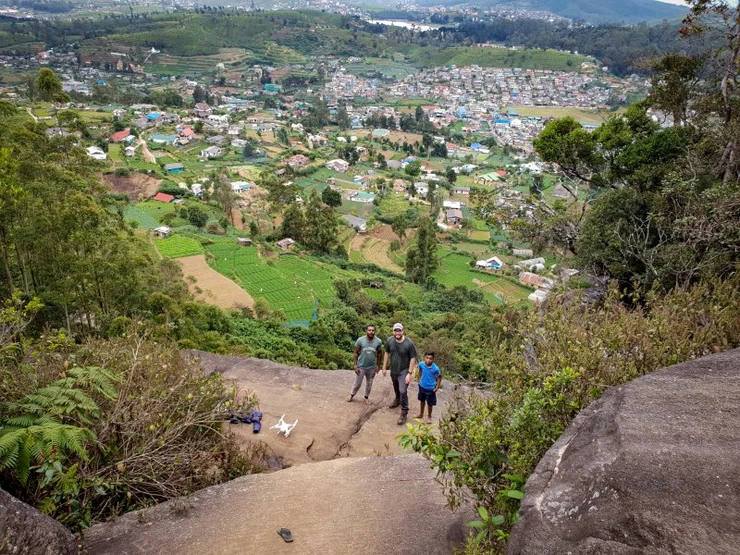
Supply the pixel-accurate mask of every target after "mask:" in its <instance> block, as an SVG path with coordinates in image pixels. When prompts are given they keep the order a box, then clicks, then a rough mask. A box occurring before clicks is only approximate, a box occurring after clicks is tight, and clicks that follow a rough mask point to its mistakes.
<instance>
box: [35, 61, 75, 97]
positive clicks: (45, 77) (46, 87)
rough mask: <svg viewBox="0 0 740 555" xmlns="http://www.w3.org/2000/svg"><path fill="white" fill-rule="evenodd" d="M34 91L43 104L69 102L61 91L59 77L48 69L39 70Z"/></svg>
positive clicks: (62, 90) (65, 94)
mask: <svg viewBox="0 0 740 555" xmlns="http://www.w3.org/2000/svg"><path fill="white" fill-rule="evenodd" d="M34 89H35V92H36V94H38V96H39V97H40V98H41V100H43V101H45V102H66V101H67V100H69V95H67V93H65V92H64V89H62V82H61V81H60V80H59V77H57V75H56V73H54V72H53V71H52V70H51V69H49V68H48V67H43V68H41V69H40V70H39V74H38V76H37V77H36V81H35V83H34Z"/></svg>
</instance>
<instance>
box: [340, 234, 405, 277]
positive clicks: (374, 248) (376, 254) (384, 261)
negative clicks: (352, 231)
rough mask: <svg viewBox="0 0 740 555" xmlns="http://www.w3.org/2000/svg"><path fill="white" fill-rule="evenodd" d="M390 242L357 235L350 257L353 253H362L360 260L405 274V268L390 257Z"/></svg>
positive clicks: (351, 245)
mask: <svg viewBox="0 0 740 555" xmlns="http://www.w3.org/2000/svg"><path fill="white" fill-rule="evenodd" d="M389 248H390V242H388V241H384V240H383V239H378V238H377V237H368V236H367V235H357V236H356V237H355V238H354V239H352V243H351V244H350V248H349V252H350V256H351V254H352V252H353V251H358V252H359V253H360V258H361V259H362V260H364V261H365V262H369V263H371V264H375V265H377V266H379V267H380V268H384V269H386V270H390V271H391V272H396V273H398V274H403V268H401V267H400V266H399V265H398V264H396V263H395V262H393V261H392V260H391V259H390V257H389V256H388V249H389Z"/></svg>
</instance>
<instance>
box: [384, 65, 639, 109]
mask: <svg viewBox="0 0 740 555" xmlns="http://www.w3.org/2000/svg"><path fill="white" fill-rule="evenodd" d="M647 86H648V84H647V83H646V82H645V80H644V79H641V78H638V77H629V78H627V79H617V78H614V77H606V76H602V75H596V74H594V73H586V72H575V71H573V72H565V71H554V70H547V69H544V70H537V69H521V68H483V67H479V66H476V65H472V66H467V67H455V66H451V67H435V68H429V69H425V70H422V71H421V72H419V73H415V74H414V75H410V76H407V77H405V78H404V79H402V80H401V81H398V82H396V83H392V84H390V85H388V88H387V90H388V93H389V94H390V95H392V96H397V97H404V98H429V99H435V98H437V99H443V100H444V101H445V106H447V108H442V109H440V110H438V111H435V113H433V114H432V116H433V117H445V116H448V115H450V114H451V113H452V114H454V115H456V116H458V117H468V118H476V117H480V116H485V115H493V114H495V113H497V112H498V110H499V107H500V106H508V105H521V106H572V107H577V108H586V109H588V108H605V107H606V103H607V100H608V99H609V97H610V96H611V95H612V94H614V92H615V91H618V92H619V94H627V93H640V92H645V91H646V90H647Z"/></svg>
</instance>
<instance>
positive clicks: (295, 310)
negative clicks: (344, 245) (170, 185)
mask: <svg viewBox="0 0 740 555" xmlns="http://www.w3.org/2000/svg"><path fill="white" fill-rule="evenodd" d="M207 250H208V252H209V253H210V254H211V255H213V258H212V259H211V261H210V263H211V265H212V267H213V268H214V269H215V270H217V271H218V272H220V273H221V274H223V275H225V276H227V277H229V278H231V279H233V280H234V281H235V282H236V283H238V284H239V285H240V286H241V287H243V288H244V289H246V290H247V291H248V292H249V293H250V294H251V296H252V297H254V298H263V299H265V300H266V301H267V302H268V303H269V305H270V308H271V309H272V310H282V311H283V312H284V313H285V316H286V318H287V319H288V320H289V321H309V320H311V319H312V318H313V315H314V311H315V310H316V308H317V304H316V301H318V306H319V308H321V307H327V306H328V305H329V303H330V302H331V301H332V300H333V299H335V298H336V293H335V291H334V288H333V286H332V280H333V279H336V278H343V277H350V276H354V275H355V274H354V273H352V272H346V271H343V270H339V269H338V268H336V267H334V266H325V265H324V264H322V263H318V262H314V261H312V260H309V259H306V258H304V257H301V256H297V255H293V254H283V255H281V256H276V257H272V258H270V259H265V258H263V257H262V256H260V254H259V253H258V251H257V249H256V248H255V247H247V248H244V247H240V246H238V245H237V244H236V243H235V242H233V241H232V240H229V241H226V240H221V241H218V242H216V243H215V244H213V245H210V246H208V247H207Z"/></svg>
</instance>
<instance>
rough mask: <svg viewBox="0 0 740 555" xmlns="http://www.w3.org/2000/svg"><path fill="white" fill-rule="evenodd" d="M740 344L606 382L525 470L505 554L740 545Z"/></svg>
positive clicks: (649, 554)
mask: <svg viewBox="0 0 740 555" xmlns="http://www.w3.org/2000/svg"><path fill="white" fill-rule="evenodd" d="M738 514H740V349H737V350H734V351H729V352H727V353H722V354H718V355H713V356H709V357H705V358H701V359H698V360H694V361H691V362H687V363H684V364H679V365H676V366H671V367H669V368H666V369H663V370H659V371H657V372H654V373H652V374H650V375H648V376H645V377H642V378H640V379H637V380H635V381H633V382H630V383H629V384H627V385H624V386H622V387H617V388H614V389H611V390H609V391H608V392H607V393H606V394H605V395H604V396H603V397H602V398H601V399H600V400H598V401H596V402H594V403H592V404H591V405H590V406H588V407H587V408H586V409H585V410H583V411H582V412H581V414H579V415H578V417H577V418H576V419H575V421H574V422H573V424H571V426H570V427H569V428H568V429H567V430H566V432H565V433H564V434H563V435H562V436H561V437H560V439H559V440H558V441H557V442H556V443H555V444H554V445H553V446H552V448H551V449H550V450H549V451H548V452H547V454H546V455H545V457H544V458H543V459H542V460H541V461H540V463H539V464H538V465H537V468H536V470H535V472H534V474H533V475H532V476H531V477H530V478H529V480H528V482H527V485H526V490H525V497H524V500H523V502H522V507H521V512H520V519H519V521H518V523H517V525H516V527H515V528H514V532H513V534H512V538H511V541H510V543H509V545H508V549H507V553H508V554H509V555H555V554H565V553H569V554H571V555H597V554H598V555H664V554H665V555H669V554H682V555H706V554H710V553H711V554H712V555H730V554H732V555H737V554H739V553H740V520H739V519H738Z"/></svg>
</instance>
